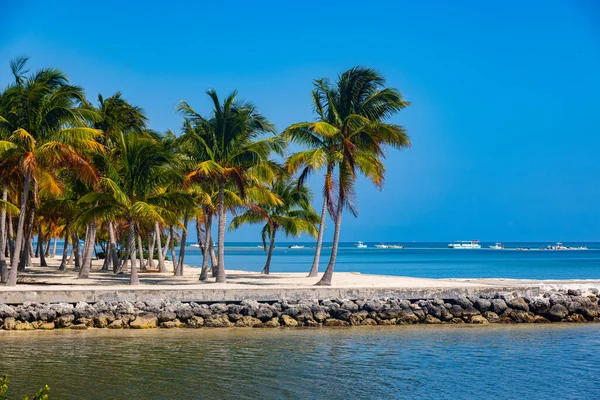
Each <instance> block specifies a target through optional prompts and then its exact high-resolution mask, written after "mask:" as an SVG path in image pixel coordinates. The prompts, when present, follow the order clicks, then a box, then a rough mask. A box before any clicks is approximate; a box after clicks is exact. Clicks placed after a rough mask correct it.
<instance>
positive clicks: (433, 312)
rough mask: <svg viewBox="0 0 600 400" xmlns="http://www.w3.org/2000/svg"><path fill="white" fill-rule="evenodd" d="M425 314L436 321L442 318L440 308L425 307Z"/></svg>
mask: <svg viewBox="0 0 600 400" xmlns="http://www.w3.org/2000/svg"><path fill="white" fill-rule="evenodd" d="M427 313H428V314H429V315H431V316H433V317H435V318H437V319H441V318H442V307H439V306H434V305H430V306H428V307H427Z"/></svg>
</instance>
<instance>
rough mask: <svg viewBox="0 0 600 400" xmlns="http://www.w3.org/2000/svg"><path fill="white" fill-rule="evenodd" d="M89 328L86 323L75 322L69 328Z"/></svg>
mask: <svg viewBox="0 0 600 400" xmlns="http://www.w3.org/2000/svg"><path fill="white" fill-rule="evenodd" d="M87 328H88V326H87V325H85V324H73V325H70V326H69V329H73V330H80V331H84V330H86V329H87Z"/></svg>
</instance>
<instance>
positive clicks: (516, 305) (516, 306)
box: [506, 297, 529, 311]
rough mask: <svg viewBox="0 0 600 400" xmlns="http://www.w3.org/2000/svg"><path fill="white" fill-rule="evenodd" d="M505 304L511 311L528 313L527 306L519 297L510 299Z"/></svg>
mask: <svg viewBox="0 0 600 400" xmlns="http://www.w3.org/2000/svg"><path fill="white" fill-rule="evenodd" d="M506 304H507V305H508V306H509V307H510V308H512V309H513V310H522V311H529V306H528V305H527V303H526V302H525V300H524V299H523V298H521V297H515V298H514V299H510V300H509V301H508V302H507V303H506Z"/></svg>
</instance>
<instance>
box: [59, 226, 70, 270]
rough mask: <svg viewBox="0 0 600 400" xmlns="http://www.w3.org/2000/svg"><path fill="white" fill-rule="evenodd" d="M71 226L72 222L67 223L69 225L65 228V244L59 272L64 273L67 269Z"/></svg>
mask: <svg viewBox="0 0 600 400" xmlns="http://www.w3.org/2000/svg"><path fill="white" fill-rule="evenodd" d="M69 225H70V222H67V225H66V226H65V244H64V245H63V253H62V259H61V260H60V266H59V267H58V270H59V271H64V270H65V269H66V268H67V255H68V253H69ZM71 252H72V251H71Z"/></svg>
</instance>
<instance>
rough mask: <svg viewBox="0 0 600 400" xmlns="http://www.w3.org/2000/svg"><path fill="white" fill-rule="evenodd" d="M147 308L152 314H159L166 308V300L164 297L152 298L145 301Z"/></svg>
mask: <svg viewBox="0 0 600 400" xmlns="http://www.w3.org/2000/svg"><path fill="white" fill-rule="evenodd" d="M145 305H146V306H145V309H146V311H148V312H151V313H152V314H155V315H157V314H158V313H160V312H161V310H162V309H163V308H165V301H164V300H163V299H150V300H146V302H145Z"/></svg>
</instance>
